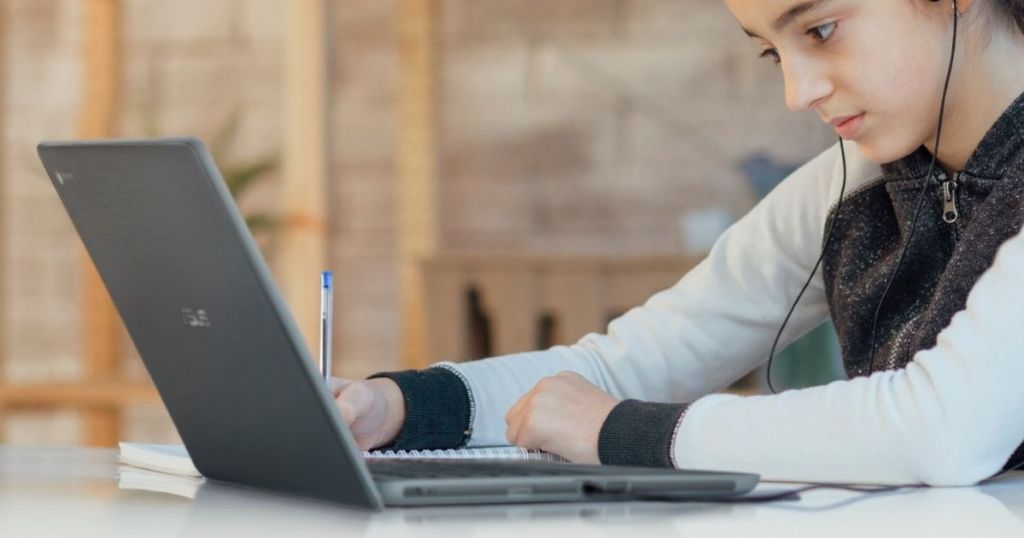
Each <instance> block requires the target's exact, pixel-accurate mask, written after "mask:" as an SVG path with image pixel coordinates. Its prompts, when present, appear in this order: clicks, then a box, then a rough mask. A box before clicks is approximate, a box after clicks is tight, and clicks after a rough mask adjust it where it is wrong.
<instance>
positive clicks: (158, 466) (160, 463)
mask: <svg viewBox="0 0 1024 538" xmlns="http://www.w3.org/2000/svg"><path fill="white" fill-rule="evenodd" d="M118 447H119V448H120V452H119V454H118V459H119V460H120V461H121V463H124V464H125V465H131V466H134V467H139V468H142V469H149V470H151V471H158V472H161V473H168V474H173V475H179V476H188V477H200V476H202V475H201V474H200V473H199V471H198V470H197V469H196V467H195V465H193V464H192V459H191V458H190V457H189V455H188V451H187V450H185V447H184V445H158V444H147V443H118ZM363 458H364V459H367V460H375V459H376V460H380V459H420V460H506V461H555V462H563V461H566V460H565V459H563V458H562V457H561V456H558V455H556V454H552V453H550V452H543V451H540V450H527V449H525V448H520V447H516V446H494V447H479V448H460V449H443V450H409V451H405V450H397V451H395V450H373V451H370V452H363Z"/></svg>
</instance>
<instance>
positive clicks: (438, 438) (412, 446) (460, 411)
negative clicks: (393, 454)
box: [367, 368, 470, 450]
mask: <svg viewBox="0 0 1024 538" xmlns="http://www.w3.org/2000/svg"><path fill="white" fill-rule="evenodd" d="M382 377H383V378H387V379H390V380H392V381H394V382H395V383H396V384H397V385H398V388H399V389H401V390H402V398H403V399H404V400H405V423H404V424H402V429H401V430H400V431H399V432H398V436H397V437H395V440H394V441H393V442H392V443H391V444H390V445H388V446H386V447H380V448H381V449H386V450H423V449H433V448H458V447H461V446H462V445H463V444H464V443H465V442H466V440H467V439H469V434H470V431H469V427H470V424H469V422H470V402H469V387H467V386H466V385H465V384H464V383H463V382H462V380H461V379H460V378H459V376H458V375H456V374H455V373H454V372H452V371H451V370H448V369H446V368H427V369H426V370H405V371H401V372H380V373H377V374H373V375H371V376H370V377H368V378H367V379H376V378H382Z"/></svg>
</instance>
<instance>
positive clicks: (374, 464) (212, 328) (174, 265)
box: [38, 138, 758, 510]
mask: <svg viewBox="0 0 1024 538" xmlns="http://www.w3.org/2000/svg"><path fill="white" fill-rule="evenodd" d="M38 151H39V156H40V159H41V160H42V162H43V165H44V167H45V168H46V172H47V174H48V175H49V177H50V180H51V182H52V183H53V186H54V188H55V189H56V191H57V193H58V195H59V196H60V199H61V201H62V202H63V204H64V207H65V209H66V210H67V213H68V215H69V216H70V218H71V221H72V223H73V224H74V226H75V229H76V230H77V232H78V234H79V236H81V238H82V241H83V243H84V244H85V247H86V249H87V250H88V252H89V255H90V256H91V257H92V260H93V262H94V263H95V265H96V268H97V269H98V270H99V274H100V276H101V277H102V279H103V282H104V284H105V285H106V287H107V290H108V292H109V293H110V296H111V298H112V299H113V302H114V304H115V305H116V307H117V310H118V312H119V313H120V315H121V318H122V320H123V321H124V324H125V326H126V327H127V329H128V333H129V334H130V336H131V338H132V341H133V342H134V344H135V347H136V348H137V349H138V352H139V354H140V356H141V357H142V361H143V362H144V363H145V366H146V370H147V371H148V373H149V375H150V377H151V378H152V379H153V383H154V384H155V385H156V388H157V391H158V392H159V393H160V397H161V398H162V400H163V403H164V405H165V406H166V407H167V410H168V412H169V414H170V416H171V419H172V420H173V422H174V425H175V427H176V428H177V430H178V433H179V434H180V436H181V439H182V441H183V443H184V444H185V447H186V448H187V449H188V452H189V454H190V455H191V457H192V460H193V462H194V463H195V466H196V468H197V469H198V470H199V471H200V472H201V473H202V474H203V475H204V476H206V477H207V478H208V479H210V480H218V481H224V482H228V483H233V484H238V485H243V486H248V487H253V488H258V489H263V490H270V491H274V492H278V493H283V494H289V495H296V496H301V497H308V498H314V499H320V500H324V501H329V502H333V503H338V504H342V505H347V506H353V507H359V508H364V509H370V510H380V509H382V508H383V507H384V506H417V505H446V504H457V505H465V504H486V503H518V502H546V501H587V500H602V501H604V500H610V499H629V498H637V496H638V495H639V496H643V495H650V494H657V493H667V492H672V494H673V496H674V497H679V496H680V495H684V496H686V495H691V494H692V497H693V498H695V499H698V498H719V497H728V496H736V495H741V494H743V493H746V492H748V491H750V490H751V489H752V488H753V487H754V486H755V485H756V484H757V481H758V475H756V474H748V473H732V472H717V471H698V470H686V471H676V470H662V469H651V468H631V467H614V466H591V465H575V464H569V463H552V462H500V461H476V462H454V461H447V462H445V461H411V460H386V461H367V460H364V459H363V457H362V453H361V451H360V450H359V448H358V447H357V445H356V444H355V442H354V441H353V438H352V436H351V434H350V433H349V431H348V428H347V427H346V425H345V422H344V420H343V419H342V418H341V415H340V414H339V413H338V411H337V408H336V407H335V405H334V401H333V398H332V396H331V394H330V392H329V391H328V390H327V387H326V386H325V383H324V380H323V378H322V377H321V376H320V374H319V372H318V371H317V369H316V367H315V363H314V361H313V360H312V358H311V356H310V355H309V352H308V351H307V349H306V347H305V344H304V342H303V339H302V337H301V335H300V333H299V331H298V329H297V328H296V325H295V323H294V321H293V319H292V317H291V315H290V313H289V311H288V308H287V306H286V304H285V302H284V300H283V299H282V298H281V295H280V293H279V292H278V290H277V288H276V286H275V285H274V282H273V280H272V279H271V276H270V272H269V271H268V269H267V266H266V265H265V263H264V261H263V259H262V257H261V256H260V254H259V251H258V250H257V248H256V245H255V243H254V241H253V239H252V237H251V236H250V235H249V232H248V230H247V228H246V225H245V223H244V221H243V219H242V217H241V215H240V213H239V211H238V209H237V207H236V206H235V204H234V202H233V201H232V198H231V195H230V193H229V192H228V189H227V187H226V186H225V184H224V181H223V180H222V178H221V176H220V173H219V172H218V170H217V167H216V166H215V165H214V162H213V160H212V158H211V157H210V155H209V153H208V152H207V151H206V148H205V147H204V146H203V144H202V142H201V141H199V140H197V139H194V138H163V139H146V140H99V141H66V142H44V143H41V144H40V145H39V147H38ZM317 269H319V268H317ZM317 274H318V273H316V272H314V273H312V274H311V276H310V278H311V282H314V281H315V280H316V278H315V277H316V275H317Z"/></svg>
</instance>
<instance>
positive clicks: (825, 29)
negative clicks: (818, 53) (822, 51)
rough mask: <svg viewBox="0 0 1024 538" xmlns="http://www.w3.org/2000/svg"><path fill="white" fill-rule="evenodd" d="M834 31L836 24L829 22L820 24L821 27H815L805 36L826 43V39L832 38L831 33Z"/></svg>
mask: <svg viewBox="0 0 1024 538" xmlns="http://www.w3.org/2000/svg"><path fill="white" fill-rule="evenodd" d="M835 31H836V23H834V22H829V23H826V24H822V25H821V26H815V27H814V28H811V29H810V30H808V31H807V35H809V36H811V37H814V38H816V39H817V40H818V41H822V42H824V41H828V38H830V37H832V32H835Z"/></svg>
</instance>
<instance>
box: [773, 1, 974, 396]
mask: <svg viewBox="0 0 1024 538" xmlns="http://www.w3.org/2000/svg"><path fill="white" fill-rule="evenodd" d="M929 1H930V2H931V3H933V4H934V3H938V2H939V1H940V0H929ZM952 3H953V45H952V51H951V52H950V54H949V68H948V69H947V70H946V81H945V84H944V85H943V88H942V101H941V102H940V104H939V122H938V128H937V130H936V133H935V151H933V152H932V160H931V164H929V165H928V172H927V173H925V176H924V182H923V183H924V184H923V185H922V187H921V192H920V194H919V195H918V200H917V208H916V209H915V210H914V219H913V220H912V221H911V225H910V233H909V234H908V236H907V240H906V242H904V243H903V247H901V249H900V256H899V259H898V260H897V262H896V267H894V268H893V270H892V272H891V273H890V274H889V279H888V281H887V283H886V285H885V291H883V292H882V298H881V299H879V301H878V307H877V308H875V316H874V319H873V320H872V322H871V347H870V350H871V352H870V353H869V355H868V361H867V371H866V372H862V375H865V376H870V375H871V372H872V369H873V368H874V361H875V331H876V329H877V328H878V316H879V314H880V313H881V312H882V305H884V304H885V298H886V297H887V296H888V295H889V290H890V288H892V283H893V281H895V280H896V275H897V274H899V270H900V267H902V266H903V259H904V258H905V257H906V253H907V247H909V246H910V243H911V242H912V241H913V240H914V232H915V231H916V230H917V221H918V217H920V216H921V207H922V206H924V200H925V193H926V192H927V191H928V184H929V179H930V178H931V177H932V171H933V170H934V169H935V161H936V159H937V158H938V155H939V142H940V141H941V140H942V118H943V116H945V111H946V95H947V94H948V92H949V81H950V78H951V77H952V75H953V60H954V59H955V57H956V39H957V27H958V26H959V22H960V5H959V2H958V1H957V0H952ZM839 151H840V153H841V154H842V159H843V183H842V186H841V187H840V189H839V201H838V202H837V203H836V210H835V218H833V219H832V223H831V224H830V225H829V227H828V230H826V232H825V237H826V239H825V243H824V245H823V246H822V248H821V255H820V256H818V261H817V262H815V264H814V268H813V269H811V274H810V275H808V276H807V281H806V282H805V283H804V285H803V288H801V289H800V293H798V294H797V296H796V300H794V301H793V304H792V306H790V308H789V312H788V313H787V314H786V317H785V319H784V320H783V321H782V326H780V327H779V332H778V333H776V334H775V340H774V341H773V342H772V349H771V352H770V353H769V354H768V368H767V373H766V376H767V378H768V388H769V389H771V391H772V393H773V394H775V393H777V391H776V390H775V386H774V385H773V384H772V360H773V359H774V358H775V350H776V348H777V347H778V345H779V339H780V338H782V332H783V331H784V330H785V329H786V324H787V323H789V318H790V317H792V316H793V312H794V311H795V310H796V306H797V304H798V303H799V302H800V299H801V298H802V297H803V295H804V292H806V291H807V287H808V286H810V284H811V281H812V280H814V275H815V273H817V271H818V267H820V266H821V261H822V260H823V259H824V258H825V254H826V253H827V252H828V247H829V245H830V244H831V243H832V235H833V234H832V232H833V230H835V228H836V224H837V223H838V222H839V219H840V217H841V215H842V209H843V195H844V194H845V193H846V149H845V148H844V147H843V139H842V137H840V138H839Z"/></svg>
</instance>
